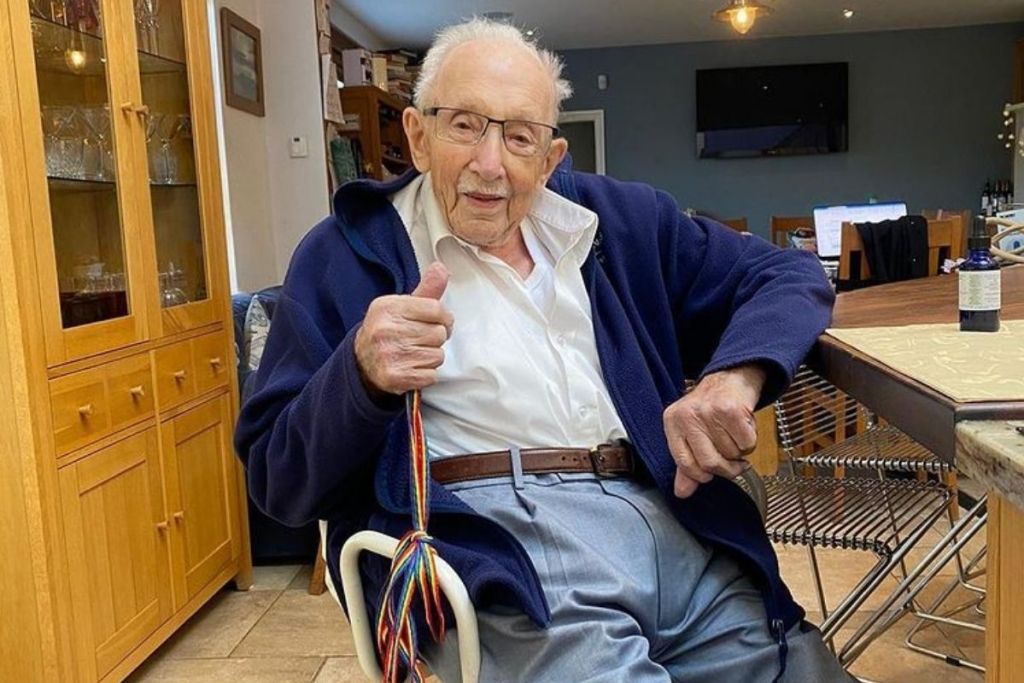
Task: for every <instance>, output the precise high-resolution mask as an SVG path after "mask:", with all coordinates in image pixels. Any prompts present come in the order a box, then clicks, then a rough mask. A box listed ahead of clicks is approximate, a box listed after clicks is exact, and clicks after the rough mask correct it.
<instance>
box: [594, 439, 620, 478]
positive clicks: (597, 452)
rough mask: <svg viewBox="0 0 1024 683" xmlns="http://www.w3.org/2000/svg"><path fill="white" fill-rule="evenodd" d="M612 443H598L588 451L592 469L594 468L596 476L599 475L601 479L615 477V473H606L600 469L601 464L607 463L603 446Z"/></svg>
mask: <svg viewBox="0 0 1024 683" xmlns="http://www.w3.org/2000/svg"><path fill="white" fill-rule="evenodd" d="M610 445H611V444H606V443H602V444H598V445H596V446H591V448H590V450H589V451H587V455H588V456H589V457H590V469H591V470H593V472H594V476H595V477H599V478H601V479H611V478H614V477H615V475H614V474H607V473H604V472H602V471H601V469H600V468H601V466H602V465H604V464H605V463H604V460H605V456H604V454H603V453H601V448H602V447H603V446H610Z"/></svg>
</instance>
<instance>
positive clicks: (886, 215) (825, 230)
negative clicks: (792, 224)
mask: <svg viewBox="0 0 1024 683" xmlns="http://www.w3.org/2000/svg"><path fill="white" fill-rule="evenodd" d="M906 215H907V205H906V203H904V202H886V203H884V204H846V205H843V206H819V207H817V208H815V209H814V234H815V237H816V238H817V241H818V256H819V257H821V258H839V240H840V237H841V235H842V231H843V223H877V222H879V221H884V220H890V219H893V218H901V217H903V216H906Z"/></svg>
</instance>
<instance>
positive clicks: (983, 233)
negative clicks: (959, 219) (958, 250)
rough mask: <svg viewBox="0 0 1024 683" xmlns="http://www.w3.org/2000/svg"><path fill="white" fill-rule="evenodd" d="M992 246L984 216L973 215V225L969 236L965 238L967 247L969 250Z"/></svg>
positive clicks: (986, 248)
mask: <svg viewBox="0 0 1024 683" xmlns="http://www.w3.org/2000/svg"><path fill="white" fill-rule="evenodd" d="M991 247H992V240H991V239H990V238H989V236H988V224H987V223H986V222H985V217H984V216H975V218H974V227H973V229H972V230H971V236H970V237H968V238H967V248H968V249H970V250H972V251H973V250H975V249H985V250H988V249H990V248H991Z"/></svg>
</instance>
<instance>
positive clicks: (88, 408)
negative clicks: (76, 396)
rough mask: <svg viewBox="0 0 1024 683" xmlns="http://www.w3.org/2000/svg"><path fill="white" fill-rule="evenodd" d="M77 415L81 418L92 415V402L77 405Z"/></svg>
mask: <svg viewBox="0 0 1024 683" xmlns="http://www.w3.org/2000/svg"><path fill="white" fill-rule="evenodd" d="M78 416H79V417H81V418H82V419H89V418H90V417H92V404H91V403H86V404H85V405H84V406H78Z"/></svg>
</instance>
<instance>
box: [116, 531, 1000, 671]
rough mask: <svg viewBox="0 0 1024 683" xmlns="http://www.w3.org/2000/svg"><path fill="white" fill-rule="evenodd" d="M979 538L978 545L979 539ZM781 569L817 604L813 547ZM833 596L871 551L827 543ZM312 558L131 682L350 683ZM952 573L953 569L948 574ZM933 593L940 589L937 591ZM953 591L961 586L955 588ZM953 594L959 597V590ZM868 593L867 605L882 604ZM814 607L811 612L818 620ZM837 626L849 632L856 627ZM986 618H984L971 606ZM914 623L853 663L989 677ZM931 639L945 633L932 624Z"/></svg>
mask: <svg viewBox="0 0 1024 683" xmlns="http://www.w3.org/2000/svg"><path fill="white" fill-rule="evenodd" d="M975 546H977V544H975ZM779 558H780V562H781V564H782V570H783V575H784V576H785V577H786V579H787V582H788V584H789V585H790V587H791V588H792V589H793V591H794V593H795V594H796V595H797V599H798V600H800V602H801V603H802V604H803V605H805V606H806V607H807V608H808V609H811V608H812V607H814V606H815V605H816V604H817V601H816V600H815V598H814V594H813V590H812V588H811V583H810V580H809V576H810V572H809V568H808V562H807V554H806V552H805V551H804V550H802V549H797V548H782V547H780V548H779ZM819 561H820V565H821V569H822V573H823V575H824V576H825V577H826V589H827V595H828V596H829V597H830V603H829V604H830V605H831V604H834V602H835V600H834V598H833V596H835V597H838V596H841V595H843V594H845V591H847V590H848V589H849V588H850V587H852V586H853V585H854V584H855V583H856V581H857V580H858V579H859V578H860V577H861V576H862V575H863V573H864V572H865V571H867V569H868V568H869V567H870V564H871V557H870V556H868V555H866V554H865V555H860V554H858V553H849V552H840V551H825V552H822V553H820V554H819ZM309 572H310V568H309V567H300V566H280V567H257V568H256V571H255V585H254V586H253V589H252V590H250V591H248V592H244V593H241V592H237V591H233V590H224V591H222V592H221V593H220V594H218V595H217V596H216V597H215V598H214V599H213V600H212V601H211V602H210V604H209V605H207V606H206V607H205V608H203V610H201V611H200V612H199V613H198V614H197V615H196V616H195V617H194V618H193V619H192V620H191V621H190V622H189V623H188V624H186V625H185V626H184V627H183V628H182V629H181V630H180V631H179V632H178V633H177V634H175V636H174V637H173V638H172V639H171V640H170V641H168V642H167V643H166V644H165V645H164V646H163V647H162V648H160V649H159V650H158V651H157V652H156V653H155V654H154V655H153V656H152V657H151V658H150V660H149V661H148V662H146V664H144V665H143V666H142V667H141V668H140V669H139V670H138V671H137V672H136V673H135V674H134V675H133V676H132V677H131V678H130V679H129V680H130V681H132V682H133V683H141V682H147V683H150V682H160V683H164V682H166V683H171V682H173V683H178V682H179V681H188V682H190V683H192V682H196V683H206V682H209V683H214V682H220V681H227V682H230V683H271V682H273V683H293V682H294V683H311V682H312V683H343V682H344V683H348V682H353V683H356V682H361V681H363V677H362V674H361V672H360V670H359V667H358V664H357V663H356V659H355V657H354V650H353V646H352V639H351V636H350V635H349V630H348V625H347V624H346V623H345V619H344V616H343V614H342V612H341V610H340V609H339V608H338V607H337V605H336V604H335V603H334V600H333V599H332V598H331V596H330V594H328V593H324V594H323V595H321V596H319V597H313V596H310V595H308V594H307V593H306V587H307V585H308V583H309ZM945 574H946V575H947V576H948V575H949V573H948V572H946V573H945ZM931 594H934V592H931ZM955 595H956V594H955ZM954 599H955V598H954ZM878 602H879V601H878V600H877V599H876V600H872V601H869V602H868V604H867V605H865V608H866V609H871V608H873V607H874V606H877V604H878ZM818 618H819V614H818V613H817V612H811V613H810V614H809V619H811V620H812V621H817V620H818ZM862 618H863V614H861V615H858V616H857V617H855V618H854V620H853V623H851V624H850V628H849V629H846V630H844V631H843V632H841V633H840V641H842V640H843V639H844V638H845V637H846V636H848V635H849V633H850V632H851V631H850V629H852V628H855V627H856V626H857V625H858V624H859V623H860V620H861V619H862ZM974 619H975V620H976V621H977V622H978V623H981V621H982V617H980V616H977V615H974ZM909 625H910V624H909V622H907V620H906V619H905V620H904V621H903V622H901V623H900V624H897V626H896V628H894V629H892V630H890V631H889V632H887V633H886V634H885V635H884V636H883V637H882V638H881V639H879V640H878V641H876V643H874V644H873V645H872V646H871V647H870V648H869V649H868V650H867V651H866V652H865V653H864V655H862V656H861V658H860V659H859V660H858V661H857V662H856V663H855V664H854V667H853V672H854V673H855V674H858V675H860V676H864V677H866V678H869V679H870V680H873V681H877V682H878V683H883V682H890V681H891V682H894V683H897V682H898V683H919V682H920V683H934V682H935V681H936V680H940V679H941V681H942V683H981V682H982V680H983V676H982V675H981V674H979V673H975V672H973V671H970V670H968V669H965V668H956V667H953V666H950V665H948V664H945V663H943V662H940V661H938V660H936V659H931V658H928V657H925V656H922V655H920V654H917V653H914V652H911V651H909V650H907V649H906V648H904V647H903V635H904V634H905V632H906V630H907V628H909ZM926 635H927V637H925V638H923V639H922V640H924V642H926V643H929V644H931V643H940V642H943V641H942V639H941V638H938V637H937V636H936V635H935V632H934V630H933V631H931V633H930V634H926ZM952 636H953V640H954V642H955V643H957V644H958V645H959V646H960V647H961V648H962V649H963V651H964V652H965V653H966V654H968V655H969V656H971V657H973V658H977V659H980V658H981V657H982V656H983V649H984V645H983V637H982V636H981V635H980V634H977V633H965V632H962V631H961V632H958V633H953V634H952Z"/></svg>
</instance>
